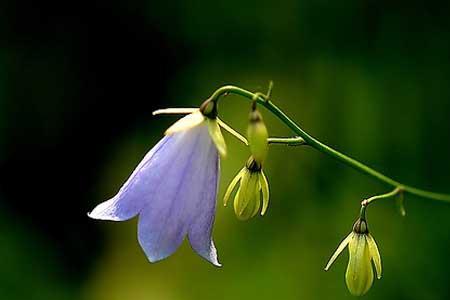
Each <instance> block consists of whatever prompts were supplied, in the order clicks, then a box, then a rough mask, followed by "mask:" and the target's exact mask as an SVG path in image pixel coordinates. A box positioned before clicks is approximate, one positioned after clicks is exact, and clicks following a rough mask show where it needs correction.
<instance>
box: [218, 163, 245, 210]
mask: <svg viewBox="0 0 450 300" xmlns="http://www.w3.org/2000/svg"><path fill="white" fill-rule="evenodd" d="M245 169H246V168H245V167H244V168H242V169H241V170H240V171H239V173H238V174H237V175H236V176H235V177H234V178H233V180H232V181H231V183H230V185H229V186H228V188H227V191H226V192H225V196H224V197H223V205H224V206H227V204H228V200H229V199H230V196H231V193H232V192H233V190H234V188H235V187H236V185H237V184H238V182H239V180H240V179H241V178H242V175H243V174H244V172H245Z"/></svg>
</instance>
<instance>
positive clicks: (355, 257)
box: [345, 234, 373, 296]
mask: <svg viewBox="0 0 450 300" xmlns="http://www.w3.org/2000/svg"><path fill="white" fill-rule="evenodd" d="M348 249H349V254H350V258H349V261H348V266H347V271H346V273H345V282H346V284H347V288H348V290H349V291H350V293H351V294H352V295H355V296H362V295H364V294H365V293H367V291H368V290H369V289H370V287H371V286H372V283H373V270H372V265H371V262H370V254H369V248H368V246H367V241H366V238H365V235H364V234H354V235H353V238H352V240H351V241H350V243H349V246H348Z"/></svg>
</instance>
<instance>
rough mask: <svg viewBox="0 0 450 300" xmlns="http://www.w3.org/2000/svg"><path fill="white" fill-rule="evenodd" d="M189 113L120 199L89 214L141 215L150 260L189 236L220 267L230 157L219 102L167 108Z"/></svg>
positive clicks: (141, 231) (167, 253) (143, 244)
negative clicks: (224, 160) (218, 214)
mask: <svg viewBox="0 0 450 300" xmlns="http://www.w3.org/2000/svg"><path fill="white" fill-rule="evenodd" d="M154 114H188V115H187V116H185V117H183V118H182V119H180V120H178V121H177V122H176V123H175V124H173V125H172V126H171V127H170V128H169V129H167V131H166V133H165V137H164V138H163V139H162V140H160V141H159V143H158V144H156V146H154V147H153V148H152V149H151V150H150V151H149V152H148V153H147V155H145V157H144V159H143V160H142V161H141V163H140V164H139V165H138V166H137V168H136V169H135V170H134V172H133V173H132V174H131V176H130V178H129V179H128V180H127V181H126V182H125V184H124V185H123V186H122V188H121V189H120V190H119V192H118V193H117V195H115V196H114V197H113V198H112V199H110V200H108V201H106V202H103V203H101V204H99V205H98V206H97V207H95V208H94V210H93V211H92V212H91V213H89V214H88V215H89V217H91V218H93V219H98V220H110V221H125V220H128V219H131V218H133V217H135V216H137V215H138V216H139V222H138V240H139V244H140V245H141V247H142V249H143V250H144V252H145V254H146V255H147V257H148V259H149V261H150V262H156V261H159V260H162V259H164V258H166V257H168V256H170V255H171V254H173V253H174V252H175V251H176V250H177V249H178V247H179V246H180V245H181V243H182V242H183V240H184V238H185V237H186V236H187V237H188V239H189V242H190V244H191V246H192V248H193V250H194V251H195V252H197V253H198V254H199V255H200V256H201V257H203V258H205V259H206V260H208V261H209V262H211V263H212V264H213V265H215V266H220V263H219V261H218V258H217V250H216V247H215V246H214V242H213V240H212V237H211V235H212V227H213V223H214V216H215V208H216V196H217V190H218V182H219V168H220V159H219V153H220V154H221V155H222V156H223V155H225V153H226V146H225V141H224V139H223V136H222V133H221V131H220V127H219V123H220V125H221V126H222V127H224V128H225V129H227V130H229V127H228V126H227V125H224V123H223V122H222V121H220V120H219V119H218V118H217V110H216V103H213V102H211V101H206V102H205V103H204V104H203V105H202V106H201V108H200V109H189V108H187V109H182V108H178V109H177V108H173V109H163V110H158V111H156V112H154Z"/></svg>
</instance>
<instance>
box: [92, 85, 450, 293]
mask: <svg viewBox="0 0 450 300" xmlns="http://www.w3.org/2000/svg"><path fill="white" fill-rule="evenodd" d="M271 91H272V84H271V85H270V87H269V91H268V92H267V93H266V94H262V93H259V92H256V93H252V92H250V91H247V90H244V89H242V88H239V87H236V86H224V87H221V88H219V89H218V90H216V91H215V92H214V93H213V94H212V95H211V96H210V97H209V98H208V99H207V100H206V101H204V102H203V104H202V105H201V106H200V107H199V108H170V109H162V110H157V111H155V112H154V114H155V115H158V114H181V115H185V116H184V117H183V118H181V119H180V120H178V121H177V122H176V123H174V124H173V125H172V126H171V127H170V128H169V129H167V130H166V132H165V137H163V138H162V139H161V141H160V142H159V143H157V144H156V145H155V146H154V147H153V148H152V149H151V150H150V151H149V152H148V153H147V155H145V157H144V158H143V160H142V161H141V163H140V164H139V165H138V166H137V167H136V169H135V170H134V172H133V173H132V174H131V176H130V177H129V179H128V180H127V181H126V182H125V183H124V185H123V186H122V187H121V189H120V190H119V192H118V193H117V194H116V195H115V196H114V197H113V198H111V199H110V200H108V201H105V202H103V203H100V204H99V205H97V206H96V207H95V208H94V209H93V211H92V212H90V213H89V214H88V215H89V217H91V218H93V219H98V220H110V221H125V220H128V219H130V218H133V217H135V216H138V217H139V222H138V240H139V243H140V245H141V247H142V249H143V250H144V252H145V254H146V256H147V258H148V259H149V261H150V262H155V261H159V260H161V259H164V258H166V257H168V256H170V255H171V254H172V253H174V252H175V251H176V250H177V248H178V247H179V246H180V244H181V243H182V242H183V240H184V239H185V237H187V238H188V239H189V242H190V244H191V246H192V248H193V250H194V251H195V252H196V253H198V254H199V255H200V256H201V257H203V258H204V259H206V260H207V261H209V262H210V263H212V264H213V265H215V266H220V263H219V260H218V255H217V250H216V247H215V246H214V242H213V239H212V227H213V224H214V216H215V211H216V198H217V191H218V185H219V173H220V158H221V157H224V156H226V154H227V147H226V143H225V139H224V137H223V135H222V131H221V128H222V129H224V130H225V131H227V132H229V133H230V134H231V135H232V136H233V137H235V138H237V139H238V140H240V141H241V142H242V143H243V144H244V145H246V146H248V149H249V154H250V157H249V159H248V161H247V162H246V164H245V166H244V167H243V168H242V169H241V170H240V171H239V172H238V174H237V175H236V177H235V178H234V179H233V180H232V182H231V183H230V185H229V187H228V189H227V190H226V192H225V195H224V198H223V199H224V205H227V204H228V202H229V200H230V198H233V207H234V212H235V214H236V216H237V218H238V219H240V220H249V219H250V218H252V217H255V216H256V215H257V214H258V213H260V214H261V215H264V214H265V213H266V211H267V209H268V206H269V183H268V180H267V177H266V175H265V173H264V172H263V166H264V164H265V161H266V159H267V154H268V149H269V145H270V144H284V145H292V146H301V145H307V146H310V147H312V148H314V149H316V150H318V151H320V152H322V153H324V154H326V155H329V156H331V157H333V158H335V159H337V160H339V161H341V162H342V163H344V164H346V165H348V166H350V167H352V168H354V169H356V170H358V171H360V172H362V173H364V174H366V175H368V176H370V177H372V178H374V179H376V180H378V181H380V182H382V183H384V184H385V185H387V186H390V187H392V188H393V190H392V191H391V192H388V193H385V194H380V195H376V196H373V197H370V198H368V199H365V200H363V201H362V202H361V209H360V214H359V218H358V219H357V221H356V222H355V224H354V225H353V229H352V232H351V233H350V234H349V235H348V236H347V237H346V238H345V239H344V240H343V241H342V242H341V244H340V245H339V247H338V249H337V250H336V252H335V253H334V254H333V256H332V257H331V259H330V261H329V262H328V264H327V266H326V267H325V270H328V269H329V268H330V266H331V265H332V263H333V262H334V261H335V260H336V258H337V257H338V256H339V254H340V253H341V252H342V251H343V250H344V249H345V248H346V247H347V246H348V249H349V254H350V255H349V263H348V266H347V271H346V275H345V278H346V283H347V287H348V289H349V291H350V293H352V294H353V295H358V296H360V295H363V294H365V293H366V292H367V291H368V290H369V289H370V287H371V286H372V283H373V279H374V271H373V267H372V263H373V265H374V267H375V271H376V274H377V278H378V279H379V278H381V268H382V267H381V256H380V252H379V250H378V246H377V244H376V242H375V240H374V238H373V237H372V235H371V234H370V233H369V228H368V225H367V219H366V210H367V208H368V207H369V205H370V204H371V203H373V202H374V201H376V200H380V199H387V198H395V199H397V203H398V204H399V208H400V212H401V214H402V215H405V210H404V206H403V197H404V195H405V194H412V195H416V196H419V197H422V198H427V199H430V200H438V201H444V202H449V203H450V195H446V194H439V193H434V192H429V191H425V190H421V189H418V188H415V187H411V186H408V185H404V184H402V183H400V182H398V181H396V180H393V179H391V178H389V177H387V176H385V175H383V174H382V173H380V172H378V171H376V170H374V169H372V168H370V167H368V166H366V165H365V164H363V163H361V162H359V161H357V160H355V159H353V158H351V157H348V156H347V155H345V154H343V153H341V152H338V151H336V150H334V149H333V148H331V147H329V146H328V145H325V144H323V143H321V142H319V141H318V140H317V139H315V138H314V137H312V136H311V135H309V134H308V133H306V132H305V131H304V130H303V129H302V128H301V127H300V126H299V125H298V124H297V123H296V122H294V121H293V120H292V119H291V118H289V117H288V116H287V115H286V114H285V113H284V112H283V111H282V110H281V109H280V108H279V107H278V106H276V105H275V104H274V103H273V102H272V101H271ZM230 93H233V94H237V95H240V96H242V97H243V98H246V99H249V100H251V108H250V113H249V119H248V128H247V137H244V136H243V135H241V134H240V133H238V132H237V131H235V130H234V129H232V128H231V127H230V126H229V125H227V124H226V123H225V122H223V121H222V120H221V119H220V118H219V113H218V103H219V100H220V99H222V98H223V96H224V95H227V94H230ZM258 105H259V106H263V107H265V108H266V109H267V110H268V111H269V112H270V113H272V114H273V115H274V116H275V117H277V118H278V119H279V120H280V121H281V122H283V123H284V124H285V125H287V127H289V128H290V129H291V130H292V131H293V132H294V133H295V134H296V135H295V136H293V137H269V134H268V130H267V127H266V124H265V123H264V121H263V117H262V115H261V113H260V112H259V110H258ZM233 194H234V195H233Z"/></svg>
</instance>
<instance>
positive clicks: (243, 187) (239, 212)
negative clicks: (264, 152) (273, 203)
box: [223, 157, 269, 220]
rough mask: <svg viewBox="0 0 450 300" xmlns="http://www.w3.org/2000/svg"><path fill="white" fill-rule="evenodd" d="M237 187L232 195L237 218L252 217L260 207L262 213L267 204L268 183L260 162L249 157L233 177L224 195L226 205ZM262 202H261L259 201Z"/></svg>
mask: <svg viewBox="0 0 450 300" xmlns="http://www.w3.org/2000/svg"><path fill="white" fill-rule="evenodd" d="M236 187H237V191H236V193H235V196H234V203H233V204H234V205H233V206H234V212H235V214H236V216H237V218H238V219H240V220H248V219H250V218H252V217H254V216H255V215H256V214H257V213H258V211H259V208H260V207H261V204H262V208H261V215H264V214H265V212H266V210H267V207H268V205H269V184H268V182H267V178H266V176H265V175H264V172H263V170H262V168H261V164H259V163H258V162H256V161H255V160H254V159H253V157H250V158H249V160H248V161H247V164H246V166H245V167H244V168H242V170H241V171H240V172H239V173H238V174H237V175H236V177H234V179H233V180H232V181H231V183H230V185H229V186H228V189H227V191H226V193H225V196H224V199H223V201H224V205H225V206H226V205H227V203H228V200H229V199H230V196H231V194H232V193H233V191H234V190H235V188H236ZM261 196H262V197H261ZM261 202H262V203H261Z"/></svg>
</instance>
